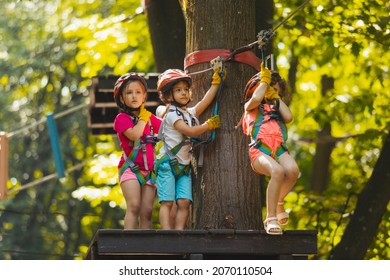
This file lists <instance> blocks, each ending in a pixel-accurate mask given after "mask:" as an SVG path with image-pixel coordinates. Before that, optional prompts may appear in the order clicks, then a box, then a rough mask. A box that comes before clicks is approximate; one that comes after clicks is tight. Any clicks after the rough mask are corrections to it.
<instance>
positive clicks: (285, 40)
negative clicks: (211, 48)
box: [274, 0, 390, 259]
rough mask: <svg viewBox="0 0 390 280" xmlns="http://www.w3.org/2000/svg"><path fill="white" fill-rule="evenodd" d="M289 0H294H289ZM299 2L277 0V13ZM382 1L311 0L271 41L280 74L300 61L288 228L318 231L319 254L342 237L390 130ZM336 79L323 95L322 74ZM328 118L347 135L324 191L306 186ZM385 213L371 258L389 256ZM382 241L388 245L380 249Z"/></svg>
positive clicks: (338, 131) (334, 130) (322, 255)
mask: <svg viewBox="0 0 390 280" xmlns="http://www.w3.org/2000/svg"><path fill="white" fill-rule="evenodd" d="M291 2H292V1H290V3H291ZM293 6H295V5H291V6H290V5H288V4H284V5H281V4H279V3H277V4H276V7H277V8H276V14H275V16H274V18H275V19H277V20H280V19H283V18H284V17H286V16H287V15H288V14H289V13H290V12H291V11H292V10H294V9H295V8H294V7H293ZM384 6H386V5H385V2H384V1H370V2H366V1H362V0H354V1H337V2H335V1H310V3H309V4H308V5H306V6H305V8H304V10H303V11H301V12H299V13H298V14H296V15H295V16H294V17H293V18H292V19H290V20H289V21H288V22H287V23H286V24H285V25H283V27H281V28H279V29H278V30H277V35H276V38H275V40H274V45H275V46H277V48H276V49H275V52H276V53H277V55H278V66H279V71H280V73H281V74H282V75H283V76H285V77H287V71H288V70H289V68H290V66H289V61H290V60H292V59H293V58H297V59H298V62H299V65H298V71H297V73H296V75H297V83H296V85H295V86H296V92H294V93H293V97H292V99H293V100H292V104H291V109H292V111H293V114H294V117H295V122H294V123H293V124H292V125H291V126H290V131H291V133H290V135H292V137H291V138H292V140H291V142H295V143H291V147H292V148H293V150H294V156H295V158H296V159H297V161H298V165H299V166H300V168H301V171H302V176H301V178H300V179H299V181H298V183H297V186H296V187H295V188H294V190H293V192H292V193H291V194H290V195H289V196H288V197H287V201H288V203H287V205H289V203H291V204H290V207H291V210H292V221H293V223H292V224H291V225H290V226H289V227H290V228H291V229H294V228H300V229H306V228H309V229H310V228H312V229H317V230H318V231H319V234H318V241H319V242H318V245H319V255H318V257H319V258H321V259H326V258H327V257H328V255H329V253H330V251H331V250H332V248H333V247H334V246H335V245H337V243H338V242H339V241H340V240H341V236H342V235H343V232H344V229H345V227H346V225H347V223H348V217H350V215H351V214H352V213H353V211H354V207H355V204H356V200H357V197H356V194H358V193H359V192H360V191H361V190H362V188H363V187H364V186H365V184H366V183H367V181H368V179H369V177H370V176H371V173H372V170H373V168H374V165H375V163H376V160H377V159H378V156H379V154H380V150H381V147H382V145H383V140H382V138H383V136H384V135H387V134H388V133H389V128H390V116H389V114H388V108H389V102H390V92H389V90H388V89H389V86H390V84H389V67H388V65H389V61H390V53H389V52H388V49H389V31H390V26H389V14H388V11H387V9H385V8H384ZM323 75H327V76H328V77H332V78H334V81H335V84H334V88H333V89H331V90H329V91H328V92H326V93H325V94H324V95H322V94H321V77H322V76H323ZM326 124H330V126H331V129H332V130H331V134H332V136H333V137H346V138H347V139H346V140H344V141H339V142H338V143H337V145H336V147H335V149H334V150H333V151H332V155H331V165H330V167H329V175H330V182H329V184H328V188H327V190H326V192H325V193H323V194H321V195H319V194H315V193H312V192H311V191H310V190H309V189H308V188H309V182H310V175H311V163H310V162H311V159H312V156H313V155H314V152H315V145H314V144H313V143H307V142H303V141H299V140H300V139H302V138H305V139H306V138H309V139H313V140H315V139H316V138H317V132H318V131H319V130H320V129H321V128H322V127H324V125H326ZM388 217H389V213H388V212H387V213H386V214H385V215H384V217H383V219H382V221H383V222H382V224H381V226H380V228H379V229H378V236H377V238H376V239H375V240H374V242H373V244H372V246H371V248H370V250H369V251H368V253H367V256H366V258H368V259H387V258H388V255H389V253H390V250H389V249H387V248H389V246H388V245H389V232H390V230H389V229H390V227H389V223H388V222H387V221H388V219H389V218H388ZM378 248H383V249H378Z"/></svg>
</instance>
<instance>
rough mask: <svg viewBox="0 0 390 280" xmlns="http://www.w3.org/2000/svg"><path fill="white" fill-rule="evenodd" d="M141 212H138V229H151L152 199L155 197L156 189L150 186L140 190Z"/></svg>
mask: <svg viewBox="0 0 390 280" xmlns="http://www.w3.org/2000/svg"><path fill="white" fill-rule="evenodd" d="M141 193H142V195H141V199H142V200H141V210H140V213H139V215H140V228H141V229H151V228H152V211H153V203H154V198H155V196H156V187H154V186H151V185H144V186H143V187H142V188H141Z"/></svg>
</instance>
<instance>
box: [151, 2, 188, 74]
mask: <svg viewBox="0 0 390 280" xmlns="http://www.w3.org/2000/svg"><path fill="white" fill-rule="evenodd" d="M145 10H146V15H147V20H148V25H149V32H150V36H151V40H152V46H153V54H154V59H155V65H156V70H157V72H163V71H165V70H166V69H169V68H178V69H182V68H183V61H184V55H185V44H186V43H185V34H186V30H185V22H184V16H183V12H182V10H181V8H180V5H179V2H178V1H177V0H164V1H161V0H145Z"/></svg>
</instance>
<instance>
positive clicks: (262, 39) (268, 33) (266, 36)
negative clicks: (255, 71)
mask: <svg viewBox="0 0 390 280" xmlns="http://www.w3.org/2000/svg"><path fill="white" fill-rule="evenodd" d="M309 2H310V0H306V1H305V2H303V3H302V4H301V5H300V6H299V7H298V8H296V9H295V10H294V11H293V12H292V13H290V14H289V15H288V16H287V17H286V18H285V19H283V20H282V21H281V22H280V23H279V24H277V25H276V26H275V27H274V28H272V29H271V30H262V31H260V32H259V34H258V40H256V41H254V42H252V43H250V44H248V45H245V46H242V47H239V48H236V49H234V50H233V51H231V53H230V54H229V56H228V57H226V58H224V59H225V61H229V60H232V59H233V58H234V56H235V55H237V54H239V53H243V52H246V51H249V50H250V49H252V48H253V47H254V46H255V45H259V46H260V47H262V46H264V45H265V44H266V43H267V42H268V41H269V40H270V39H271V38H272V37H273V36H274V35H275V31H276V30H277V29H278V28H279V27H280V26H282V25H283V24H285V23H286V22H287V21H288V20H289V19H290V18H291V17H292V16H294V15H295V14H296V13H297V12H299V11H300V10H301V9H302V8H303V7H304V6H305V5H306V4H307V3H309ZM212 69H213V68H212V67H210V68H207V69H204V70H200V71H196V72H193V73H187V74H188V75H190V76H192V75H197V74H201V73H204V72H207V71H210V70H212Z"/></svg>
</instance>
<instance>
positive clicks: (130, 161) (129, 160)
mask: <svg viewBox="0 0 390 280" xmlns="http://www.w3.org/2000/svg"><path fill="white" fill-rule="evenodd" d="M133 121H135V120H133ZM148 125H149V128H150V132H151V135H145V141H141V140H140V139H138V140H137V141H135V142H133V141H131V140H130V142H133V143H134V147H133V150H132V151H131V152H130V154H129V156H127V155H126V153H125V152H123V158H124V159H125V163H123V165H122V167H121V169H120V171H119V174H120V176H122V175H123V173H124V172H125V171H126V169H127V168H130V170H131V171H132V172H133V173H134V174H135V176H136V177H137V180H138V182H139V183H140V185H141V186H143V185H145V183H146V182H147V181H148V180H149V179H150V178H151V176H150V174H148V175H147V176H146V177H145V176H144V175H143V174H142V172H141V170H140V167H139V166H138V165H137V164H135V163H134V160H135V158H136V157H137V155H138V151H139V150H140V149H141V150H142V154H143V162H144V167H145V170H146V171H149V165H148V158H147V155H146V144H147V143H151V144H155V143H156V140H157V139H156V138H155V137H154V136H153V126H152V124H151V122H150V119H149V121H148Z"/></svg>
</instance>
